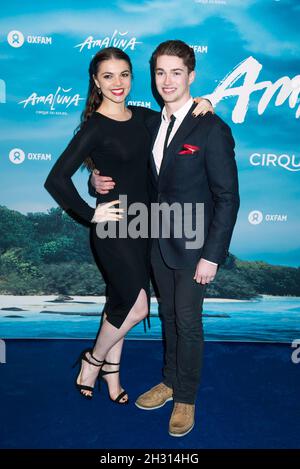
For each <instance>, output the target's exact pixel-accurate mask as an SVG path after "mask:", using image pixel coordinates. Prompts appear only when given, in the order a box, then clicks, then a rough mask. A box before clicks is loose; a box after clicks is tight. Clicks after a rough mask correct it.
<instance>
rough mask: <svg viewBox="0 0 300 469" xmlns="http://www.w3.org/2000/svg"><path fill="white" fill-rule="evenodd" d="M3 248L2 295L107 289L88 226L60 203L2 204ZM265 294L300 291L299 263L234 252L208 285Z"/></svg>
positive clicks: (249, 295)
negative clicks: (39, 208)
mask: <svg viewBox="0 0 300 469" xmlns="http://www.w3.org/2000/svg"><path fill="white" fill-rule="evenodd" d="M0 249H1V257H0V294H2V295H105V282H104V280H103V278H102V276H101V274H100V272H99V270H98V268H97V266H96V263H95V260H94V257H93V254H92V252H91V249H90V242H89V236H88V230H87V229H86V228H85V227H84V226H82V225H80V224H78V223H76V221H75V220H73V219H72V218H71V217H70V216H69V215H68V214H66V213H65V212H63V210H62V209H61V208H52V209H50V210H49V211H48V213H45V212H40V213H39V212H35V213H28V214H27V215H23V214H21V213H19V212H17V211H14V210H10V209H8V208H7V207H3V206H1V207H0ZM152 292H153V290H152ZM263 294H265V295H278V296H300V268H295V267H285V266H274V265H270V264H268V263H266V262H262V261H255V262H253V261H251V262H249V261H243V260H240V259H238V258H237V257H235V256H234V254H230V255H229V257H228V259H227V261H226V263H225V264H224V265H223V266H221V267H220V269H219V271H218V274H217V276H216V279H215V280H214V282H213V283H211V284H210V285H209V286H208V287H207V291H206V297H207V298H232V299H239V300H249V299H254V298H257V297H258V296H259V295H263Z"/></svg>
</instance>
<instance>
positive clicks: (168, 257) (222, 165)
mask: <svg viewBox="0 0 300 469" xmlns="http://www.w3.org/2000/svg"><path fill="white" fill-rule="evenodd" d="M195 106H196V105H195V104H193V105H192V107H191V109H190V111H189V112H188V114H187V115H186V117H185V118H184V120H183V122H182V123H181V125H180V127H179V129H178V130H177V132H176V133H175V135H174V137H173V138H172V140H171V142H170V144H169V146H168V148H167V151H166V154H165V156H164V158H163V161H162V164H161V168H160V172H159V175H158V174H157V171H156V167H155V163H154V158H153V154H152V155H151V157H150V168H149V171H150V194H151V201H152V202H159V203H160V204H161V203H163V202H166V203H168V204H172V203H174V202H178V203H180V204H184V203H193V211H194V208H195V204H196V203H203V204H204V244H203V246H202V248H197V249H186V244H185V243H186V241H189V239H188V238H186V237H185V236H184V234H183V237H182V238H180V239H178V238H174V237H171V238H169V239H167V238H162V237H160V238H159V245H160V250H161V253H162V256H163V258H164V261H165V262H166V264H167V265H168V266H169V267H171V268H173V269H185V268H193V267H196V264H197V262H198V261H199V260H200V258H202V257H203V258H204V259H207V260H209V261H212V262H215V263H217V264H222V263H223V262H224V261H225V260H226V257H227V256H228V248H229V244H230V240H231V236H232V232H233V228H234V225H235V222H236V218H237V213H238V209H239V203H240V201H239V190H238V177H237V167H236V162H235V154H234V146H235V144H234V140H233V137H232V134H231V130H230V128H229V126H228V125H227V124H226V123H225V122H224V121H223V120H222V119H221V118H220V117H218V116H217V115H215V114H211V113H207V114H206V115H205V116H203V117H196V118H195V117H193V116H192V110H193V109H194V107H195ZM160 122H161V114H158V115H156V116H151V117H150V118H149V119H148V121H147V125H148V128H149V129H150V132H151V134H152V136H153V145H154V142H155V139H156V136H157V134H158V130H159V126H160ZM184 144H190V145H194V146H196V147H198V148H199V150H197V151H196V152H194V153H193V154H179V153H180V152H181V151H182V150H183V149H184V148H183V145H184ZM173 228H174V227H172V220H171V233H172V232H173Z"/></svg>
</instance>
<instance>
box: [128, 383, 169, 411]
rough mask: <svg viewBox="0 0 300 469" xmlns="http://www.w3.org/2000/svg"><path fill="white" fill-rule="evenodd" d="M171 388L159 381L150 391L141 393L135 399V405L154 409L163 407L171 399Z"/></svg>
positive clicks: (140, 407)
mask: <svg viewBox="0 0 300 469" xmlns="http://www.w3.org/2000/svg"><path fill="white" fill-rule="evenodd" d="M172 399H173V389H171V388H169V387H168V386H166V385H165V384H164V383H159V384H158V385H157V386H154V388H152V389H150V391H147V392H145V393H144V394H141V395H140V396H139V397H138V398H137V400H136V401H135V405H136V406H137V407H138V408H139V409H144V410H154V409H159V408H160V407H163V406H164V405H165V403H166V402H168V401H172Z"/></svg>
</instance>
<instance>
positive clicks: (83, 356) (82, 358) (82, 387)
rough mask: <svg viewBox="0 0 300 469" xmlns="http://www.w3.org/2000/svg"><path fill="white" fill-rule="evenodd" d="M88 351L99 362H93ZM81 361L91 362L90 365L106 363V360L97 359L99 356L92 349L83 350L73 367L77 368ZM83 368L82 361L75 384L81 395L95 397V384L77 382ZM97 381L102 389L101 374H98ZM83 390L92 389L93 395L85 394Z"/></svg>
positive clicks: (88, 397)
mask: <svg viewBox="0 0 300 469" xmlns="http://www.w3.org/2000/svg"><path fill="white" fill-rule="evenodd" d="M88 352H89V354H90V356H91V358H92V359H93V360H95V361H96V362H98V363H93V362H91V361H90V360H89V359H88V358H87V356H86V354H87V353H88ZM80 361H84V362H87V363H89V364H90V365H94V366H100V367H101V366H103V364H104V360H97V358H95V357H94V356H93V354H92V350H90V349H87V350H83V352H81V354H80V355H79V357H78V359H77V360H76V362H75V363H74V365H73V368H75V366H76V365H77V364H78V363H80ZM81 370H82V363H81V367H80V371H79V374H78V376H77V378H76V380H75V386H76V388H77V389H78V391H79V392H80V394H81V396H83V397H85V398H86V399H92V397H93V391H94V387H95V386H94V387H92V386H86V385H84V384H79V383H77V381H78V378H79V376H80V374H81ZM99 371H101V368H100V370H99ZM96 381H98V387H99V390H100V376H99V375H98V376H97V378H96ZM81 391H90V392H91V393H92V394H91V395H90V394H83V393H82V392H81Z"/></svg>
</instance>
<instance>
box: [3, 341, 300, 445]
mask: <svg viewBox="0 0 300 469" xmlns="http://www.w3.org/2000/svg"><path fill="white" fill-rule="evenodd" d="M6 344H7V358H6V361H7V363H6V364H1V365H0V375H1V381H0V406H1V429H0V447H1V448H57V449H60V448H99V449H114V448H119V449H123V448H132V449H135V448H144V449H145V448H149V449H151V448H162V449H163V448H169V449H171V448H174V449H178V450H180V449H185V448H186V449H189V448H194V449H202V448H207V449H210V448H230V449H232V448H235V449H236V448H300V443H299V434H300V423H299V422H300V418H299V417H300V409H299V389H300V364H299V365H295V364H293V363H292V361H291V352H292V350H293V349H292V348H291V347H290V346H289V345H284V344H263V343H261V344H256V343H248V344H245V343H217V342H207V343H206V344H205V358H204V368H203V376H202V384H201V387H200V391H199V395H198V400H197V411H196V426H195V429H194V430H193V431H192V432H191V433H190V434H189V435H187V436H186V437H184V438H172V437H170V436H169V435H168V432H167V429H168V421H169V417H170V413H171V409H172V403H171V402H169V403H168V404H167V405H166V406H165V407H163V408H161V409H158V410H155V411H142V410H140V409H138V408H136V407H135V405H134V399H135V398H136V397H137V396H138V395H139V394H140V393H142V392H144V391H146V390H147V389H148V388H150V387H151V386H153V385H155V384H157V383H158V382H160V380H161V363H162V343H161V342H160V341H126V344H125V347H124V356H123V361H122V383H123V385H124V386H125V387H126V390H127V391H128V393H129V395H130V398H131V403H130V405H128V406H124V407H121V406H118V405H116V404H114V403H113V402H111V401H110V400H109V398H108V394H107V390H106V387H105V386H103V387H102V390H101V393H100V394H99V393H98V392H96V393H95V397H94V399H93V400H92V401H87V400H85V399H83V398H81V397H80V395H79V393H78V391H77V390H76V389H75V386H74V384H73V382H74V379H75V376H76V373H77V369H75V370H74V369H72V368H71V365H72V363H73V362H74V361H75V359H76V358H77V356H78V355H79V353H80V351H81V350H82V349H83V348H86V347H89V346H91V344H92V342H91V341H88V340H7V341H6Z"/></svg>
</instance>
